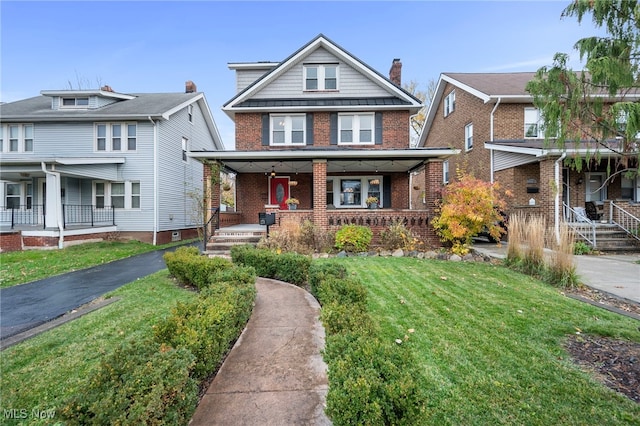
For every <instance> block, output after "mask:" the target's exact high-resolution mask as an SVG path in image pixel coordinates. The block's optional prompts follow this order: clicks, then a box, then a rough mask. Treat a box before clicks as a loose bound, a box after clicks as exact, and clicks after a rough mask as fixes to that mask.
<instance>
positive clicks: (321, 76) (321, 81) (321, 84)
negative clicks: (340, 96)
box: [302, 63, 340, 92]
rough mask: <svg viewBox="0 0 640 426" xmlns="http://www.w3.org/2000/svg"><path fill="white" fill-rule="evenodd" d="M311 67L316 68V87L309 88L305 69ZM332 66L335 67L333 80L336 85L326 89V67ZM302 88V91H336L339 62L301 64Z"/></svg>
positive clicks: (338, 83) (338, 85) (338, 78)
mask: <svg viewBox="0 0 640 426" xmlns="http://www.w3.org/2000/svg"><path fill="white" fill-rule="evenodd" d="M311 68H314V69H317V70H318V73H317V76H316V78H315V80H317V86H318V87H317V88H316V89H309V88H308V87H307V71H308V70H309V69H311ZM329 68H333V69H335V73H336V76H335V81H336V87H335V88H332V89H327V88H326V86H327V77H326V69H329ZM302 90H303V91H304V92H338V91H339V90H340V64H339V63H308V64H303V71H302Z"/></svg>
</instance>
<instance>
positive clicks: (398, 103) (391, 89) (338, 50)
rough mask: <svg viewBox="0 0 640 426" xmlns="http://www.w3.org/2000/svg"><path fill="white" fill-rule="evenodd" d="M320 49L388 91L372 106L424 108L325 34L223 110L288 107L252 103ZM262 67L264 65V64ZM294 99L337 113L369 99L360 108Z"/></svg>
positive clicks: (346, 103) (305, 106) (332, 100)
mask: <svg viewBox="0 0 640 426" xmlns="http://www.w3.org/2000/svg"><path fill="white" fill-rule="evenodd" d="M319 48H324V49H326V50H327V51H329V52H330V53H331V54H332V55H334V56H335V57H337V58H338V59H339V60H340V61H342V62H344V63H345V64H347V65H349V66H351V67H353V68H354V69H356V70H358V71H359V72H361V73H362V74H363V75H365V76H366V77H368V78H369V79H370V80H371V81H373V82H375V83H377V84H378V85H379V86H380V87H382V88H384V89H385V90H386V91H387V92H388V93H389V98H384V100H380V98H375V99H372V101H371V104H373V105H377V106H385V107H387V108H396V109H397V108H399V107H400V108H403V109H407V108H410V109H415V111H418V110H419V109H420V108H421V107H422V101H420V100H419V99H418V98H416V97H415V96H413V95H412V94H411V93H409V92H407V91H406V90H404V89H402V88H401V87H398V86H396V85H395V84H394V83H393V82H392V81H391V80H389V79H388V78H387V77H385V76H383V75H382V74H380V73H379V72H378V71H376V70H374V69H373V68H371V67H370V66H369V65H367V64H366V63H364V62H363V61H361V60H360V59H358V58H357V57H355V56H354V55H352V54H351V53H349V52H348V51H346V50H345V49H343V48H342V47H340V46H338V45H337V44H336V43H334V42H333V41H331V40H329V39H328V38H327V37H325V36H324V35H323V34H319V35H318V36H317V37H315V38H314V39H313V40H311V41H310V42H309V43H307V44H305V45H304V46H302V47H301V48H300V49H298V50H297V51H296V52H294V53H293V54H292V55H291V56H289V57H288V58H286V59H285V60H283V61H282V62H280V63H279V64H278V65H277V66H274V67H273V68H272V69H271V70H270V71H268V72H266V73H265V74H264V75H263V76H262V77H260V78H259V79H258V80H256V81H255V82H254V83H252V84H251V85H249V86H247V87H246V88H245V89H244V90H242V91H241V92H240V93H238V94H237V95H235V96H234V97H233V98H231V99H230V100H229V101H227V102H226V103H225V104H224V105H223V107H222V109H223V111H225V112H226V113H227V114H228V115H229V116H230V117H231V118H232V119H233V116H234V113H235V112H236V111H237V110H239V109H242V111H246V110H247V109H248V108H265V109H266V108H273V107H277V106H285V105H284V104H282V105H268V104H266V103H264V101H266V100H260V102H258V103H257V104H254V103H252V102H254V101H256V100H253V99H251V98H252V96H253V95H254V94H255V93H257V92H258V91H260V90H261V89H263V88H265V87H266V86H267V85H269V84H270V83H272V82H273V81H275V80H276V79H277V78H279V77H280V76H282V75H283V74H284V73H285V72H287V71H288V70H290V69H291V68H292V67H293V66H294V65H296V64H299V63H300V62H302V61H304V59H305V58H306V57H307V56H309V55H310V54H311V53H313V52H314V51H315V50H316V49H319ZM262 65H264V63H263V64H262ZM268 65H270V66H271V65H273V63H268ZM247 66H248V65H244V67H245V68H246V67H247ZM238 68H240V67H238ZM294 99H295V100H296V101H298V102H299V104H298V105H296V107H298V108H299V109H301V110H304V109H305V108H308V109H316V110H317V109H318V108H323V107H326V108H332V109H334V110H335V108H336V107H349V106H362V105H368V104H367V102H368V100H367V99H368V98H366V97H361V98H358V100H359V101H360V103H357V104H356V105H350V104H349V103H348V101H346V100H344V99H343V100H342V101H341V102H338V103H337V104H336V103H335V101H336V100H335V99H334V98H331V99H329V98H318V97H314V99H309V98H308V97H304V98H302V97H300V98H294ZM387 99H389V100H387ZM391 99H394V100H393V101H391ZM288 100H292V99H291V98H289V99H288ZM279 101H284V100H282V99H280V100H279ZM323 101H326V102H328V103H327V104H326V105H323V104H322V102H323ZM330 102H333V104H331V103H330ZM369 105H370V104H369Z"/></svg>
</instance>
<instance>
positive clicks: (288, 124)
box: [269, 114, 307, 146]
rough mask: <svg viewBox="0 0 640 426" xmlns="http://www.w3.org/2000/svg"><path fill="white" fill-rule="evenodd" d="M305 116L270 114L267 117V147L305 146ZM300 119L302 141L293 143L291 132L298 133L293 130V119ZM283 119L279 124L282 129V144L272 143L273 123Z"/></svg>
mask: <svg viewBox="0 0 640 426" xmlns="http://www.w3.org/2000/svg"><path fill="white" fill-rule="evenodd" d="M306 117H307V116H306V114H270V115H269V146H304V145H306V144H307V118H306ZM294 118H302V141H301V142H293V137H292V136H293V132H294V131H299V130H297V129H294V128H293V119H294ZM276 119H280V120H282V119H284V121H283V122H281V123H280V124H281V125H282V126H283V127H284V130H283V132H284V142H282V143H276V142H274V137H273V135H274V132H275V129H274V125H273V123H274V121H275V120H276Z"/></svg>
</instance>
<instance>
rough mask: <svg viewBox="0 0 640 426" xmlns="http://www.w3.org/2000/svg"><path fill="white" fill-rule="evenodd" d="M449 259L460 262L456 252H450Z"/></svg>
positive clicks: (460, 259)
mask: <svg viewBox="0 0 640 426" xmlns="http://www.w3.org/2000/svg"><path fill="white" fill-rule="evenodd" d="M449 260H450V261H452V262H460V261H462V258H461V257H460V256H458V255H457V254H452V255H451V257H450V258H449Z"/></svg>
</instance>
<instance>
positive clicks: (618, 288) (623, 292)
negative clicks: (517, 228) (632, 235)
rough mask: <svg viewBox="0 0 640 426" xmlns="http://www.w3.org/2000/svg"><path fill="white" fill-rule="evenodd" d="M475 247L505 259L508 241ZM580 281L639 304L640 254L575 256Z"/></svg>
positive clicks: (478, 243)
mask: <svg viewBox="0 0 640 426" xmlns="http://www.w3.org/2000/svg"><path fill="white" fill-rule="evenodd" d="M473 248H474V250H476V251H477V252H479V253H482V254H484V255H487V256H491V257H495V258H499V259H504V258H506V255H507V243H502V245H501V246H500V247H498V246H497V245H496V244H493V243H484V242H480V241H477V240H476V241H475V242H474V245H473ZM574 261H575V265H576V273H577V274H578V278H579V281H580V282H581V283H582V284H584V285H586V286H587V287H591V288H594V289H596V290H599V291H602V292H605V293H609V294H611V295H613V296H616V297H620V298H623V299H627V300H631V301H633V302H636V303H640V264H639V263H638V262H640V253H633V254H605V255H581V256H574Z"/></svg>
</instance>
